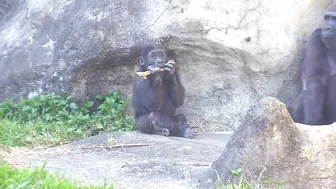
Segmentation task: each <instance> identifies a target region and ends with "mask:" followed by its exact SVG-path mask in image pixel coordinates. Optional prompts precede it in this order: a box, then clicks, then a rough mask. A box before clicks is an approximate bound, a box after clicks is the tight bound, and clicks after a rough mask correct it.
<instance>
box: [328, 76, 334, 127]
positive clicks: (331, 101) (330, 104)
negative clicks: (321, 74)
mask: <svg viewBox="0 0 336 189" xmlns="http://www.w3.org/2000/svg"><path fill="white" fill-rule="evenodd" d="M327 86H328V88H327V90H326V91H327V94H326V103H325V113H326V123H325V124H332V123H334V122H335V121H336V100H335V94H336V76H332V77H330V78H329V79H328V84H327Z"/></svg>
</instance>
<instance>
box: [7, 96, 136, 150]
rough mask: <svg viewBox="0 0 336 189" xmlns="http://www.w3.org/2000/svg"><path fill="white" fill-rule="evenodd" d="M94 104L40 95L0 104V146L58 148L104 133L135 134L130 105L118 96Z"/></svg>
mask: <svg viewBox="0 0 336 189" xmlns="http://www.w3.org/2000/svg"><path fill="white" fill-rule="evenodd" d="M96 98H97V99H99V100H100V101H101V104H100V105H99V107H98V110H97V111H95V112H90V111H89V110H90V109H92V106H93V104H94V103H93V102H92V101H88V102H85V101H83V102H80V103H75V102H74V101H73V100H72V97H66V98H64V97H61V96H58V95H55V94H49V95H41V96H37V97H33V98H30V99H23V98H21V99H20V101H18V102H16V101H14V100H12V99H11V100H8V101H4V102H2V103H0V144H2V145H4V146H7V147H13V146H36V145H58V144H62V143H65V142H68V141H71V140H74V139H78V138H81V137H87V136H92V135H97V134H99V133H103V132H113V131H126V130H135V128H136V127H135V121H134V119H133V118H132V117H131V116H128V115H126V113H125V112H126V108H127V106H128V101H127V100H125V99H124V98H123V97H122V96H121V95H120V93H119V92H113V93H111V94H109V95H106V96H102V95H99V96H97V97H96Z"/></svg>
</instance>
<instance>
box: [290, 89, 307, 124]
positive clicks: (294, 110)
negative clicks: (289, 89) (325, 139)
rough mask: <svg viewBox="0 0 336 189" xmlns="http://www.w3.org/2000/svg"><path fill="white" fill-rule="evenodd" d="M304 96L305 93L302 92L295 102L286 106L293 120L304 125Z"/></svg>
mask: <svg viewBox="0 0 336 189" xmlns="http://www.w3.org/2000/svg"><path fill="white" fill-rule="evenodd" d="M304 96H305V91H302V92H301V93H300V94H299V95H298V96H297V97H296V98H295V99H294V101H293V102H290V103H289V104H286V108H287V110H288V112H289V114H290V115H291V117H292V119H293V120H294V122H296V123H303V122H304V109H303V106H304V104H303V103H304V100H303V99H304Z"/></svg>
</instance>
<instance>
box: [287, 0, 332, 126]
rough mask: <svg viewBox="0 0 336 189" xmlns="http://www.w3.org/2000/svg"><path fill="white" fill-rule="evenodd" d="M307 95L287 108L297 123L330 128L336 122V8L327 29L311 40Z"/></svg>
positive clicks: (307, 57) (327, 14) (304, 78)
mask: <svg viewBox="0 0 336 189" xmlns="http://www.w3.org/2000/svg"><path fill="white" fill-rule="evenodd" d="M302 83H303V91H302V92H301V93H300V94H299V95H298V96H297V98H296V99H295V100H294V102H293V103H290V104H288V105H287V108H288V110H289V112H290V114H291V116H292V118H293V120H294V121H295V122H297V123H303V124H308V125H327V124H331V123H334V122H335V121H336V98H335V96H334V95H335V94H336V4H335V3H333V4H331V5H330V6H329V7H328V8H327V10H326V12H325V14H324V26H323V28H322V29H321V28H319V29H316V30H315V31H314V32H313V33H312V34H311V36H310V39H309V40H308V44H307V49H306V55H305V58H304V62H303V70H302Z"/></svg>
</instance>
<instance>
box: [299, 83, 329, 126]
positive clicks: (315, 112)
mask: <svg viewBox="0 0 336 189" xmlns="http://www.w3.org/2000/svg"><path fill="white" fill-rule="evenodd" d="M325 90H326V89H325V87H324V85H323V84H322V82H321V81H320V80H312V81H310V82H309V83H308V84H307V89H306V90H305V91H304V96H303V98H304V99H303V103H304V124H309V125H321V124H325V120H324V105H325Z"/></svg>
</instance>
